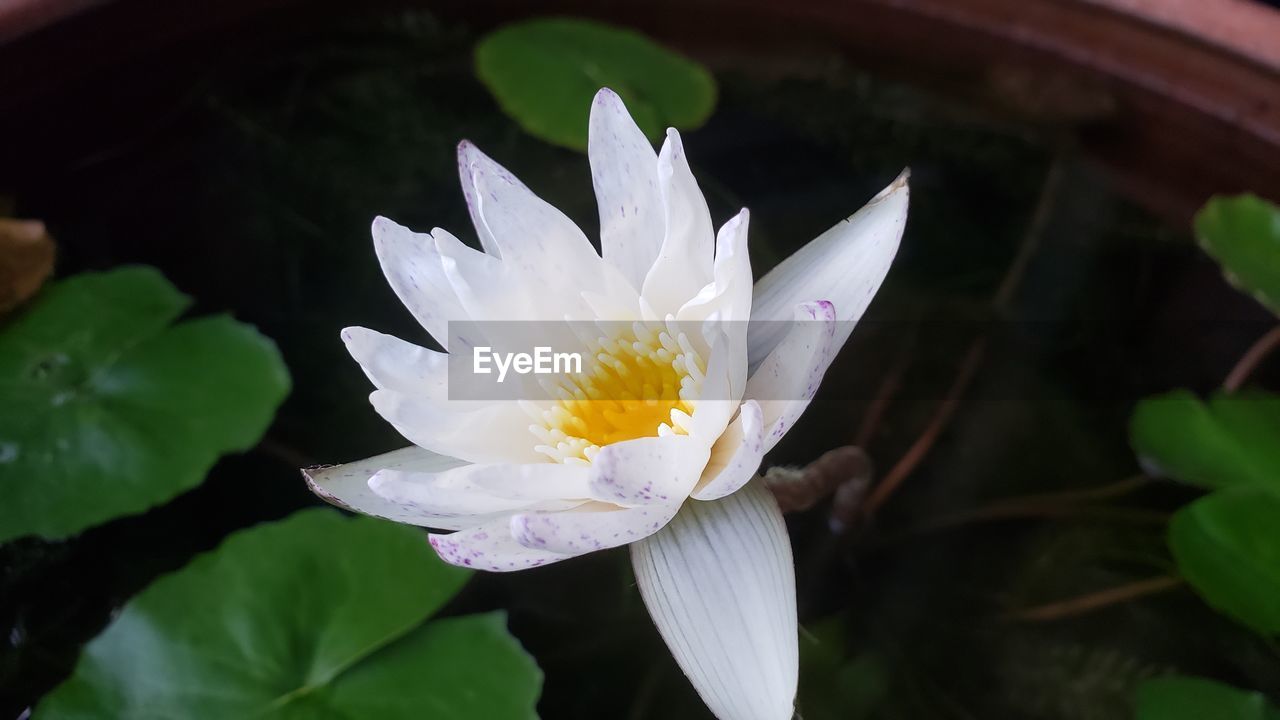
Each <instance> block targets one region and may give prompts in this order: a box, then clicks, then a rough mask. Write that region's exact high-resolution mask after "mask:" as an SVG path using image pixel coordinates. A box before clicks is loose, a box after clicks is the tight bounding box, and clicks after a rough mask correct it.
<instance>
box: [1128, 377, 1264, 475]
mask: <svg viewBox="0 0 1280 720" xmlns="http://www.w3.org/2000/svg"><path fill="white" fill-rule="evenodd" d="M1129 429H1130V437H1131V439H1132V442H1133V449H1134V452H1136V453H1137V454H1138V458H1139V459H1140V460H1141V461H1142V464H1143V465H1144V466H1145V467H1146V468H1148V470H1149V471H1150V472H1152V473H1153V474H1157V475H1163V476H1168V477H1172V478H1174V479H1176V480H1180V481H1182V482H1186V483H1191V484H1192V485H1199V486H1200V487H1205V488H1223V487H1234V486H1262V487H1271V488H1275V489H1277V490H1280V440H1277V438H1280V396H1276V395H1271V394H1267V393H1262V392H1243V393H1235V394H1230V395H1227V394H1222V393H1219V394H1217V395H1214V396H1213V397H1212V398H1210V399H1209V402H1208V404H1205V403H1203V402H1201V401H1200V399H1199V398H1197V397H1196V396H1195V395H1193V394H1192V393H1190V392H1188V391H1186V390H1175V391H1173V392H1171V393H1168V394H1165V395H1159V396H1156V397H1150V398H1146V399H1145V400H1143V401H1142V402H1140V403H1138V407H1137V408H1136V409H1135V410H1134V412H1133V417H1132V419H1131V420H1130V424H1129Z"/></svg>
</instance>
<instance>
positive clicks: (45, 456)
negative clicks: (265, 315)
mask: <svg viewBox="0 0 1280 720" xmlns="http://www.w3.org/2000/svg"><path fill="white" fill-rule="evenodd" d="M190 302H191V301H190V299H189V298H187V297H186V296H185V295H183V294H182V293H180V292H178V291H177V290H176V289H174V287H173V286H172V285H170V284H169V283H168V282H167V281H166V280H165V279H164V277H163V276H162V275H161V274H160V273H159V272H158V271H156V270H154V269H152V268H145V267H130V268H123V269H119V270H114V271H111V272H104V273H87V274H84V275H78V276H75V277H72V278H70V279H67V280H63V281H61V282H59V283H57V284H55V285H53V286H51V287H49V288H48V289H46V290H45V291H44V292H43V293H42V294H41V295H40V296H39V297H38V298H37V299H36V301H35V302H34V303H33V304H32V305H31V307H30V308H29V309H28V310H27V311H26V312H25V313H22V314H21V315H19V316H18V317H16V318H14V320H13V321H12V322H10V323H9V324H8V325H7V326H4V327H0V397H3V398H4V412H3V413H0V495H3V497H4V499H5V500H4V502H3V503H0V542H3V541H5V540H9V539H12V538H15V537H19V536H23V535H31V534H35V535H40V536H43V537H46V538H58V537H64V536H67V535H72V534H74V533H76V532H79V531H80V530H83V529H85V528H87V527H90V526H92V525H96V524H98V523H101V522H104V521H106V520H110V519H112V518H115V517H119V516H121V515H130V514H134V513H138V512H141V511H143V510H146V509H147V508H149V507H151V506H153V505H157V504H159V503H162V502H164V501H166V500H169V499H170V498H172V497H174V496H176V495H178V494H179V493H182V492H183V491H185V490H188V489H190V488H192V487H195V486H196V485H198V484H200V482H201V481H202V480H204V477H205V475H206V474H207V473H208V471H209V468H210V467H212V466H213V464H214V462H215V461H217V459H218V457H219V456H220V455H223V454H224V453H228V452H233V451H239V450H245V449H248V448H250V447H252V446H253V445H254V444H255V443H257V442H258V439H259V438H260V437H261V436H262V434H263V433H264V432H265V431H266V429H267V426H268V425H269V424H270V422H271V418H272V416H273V415H274V414H275V410H276V408H277V407H278V406H279V404H280V402H281V401H282V400H283V399H284V397H285V395H286V394H287V393H288V391H289V374H288V371H287V370H286V369H285V366H284V362H283V360H282V359H281V358H280V353H279V351H278V350H277V349H276V346H275V344H274V343H273V342H271V340H269V339H267V338H265V337H263V336H262V335H260V334H259V333H258V332H257V331H256V330H254V329H253V328H252V327H250V326H248V325H244V324H242V323H238V322H236V321H234V320H232V319H231V318H230V317H227V316H224V315H215V316H210V317H202V318H198V319H195V320H188V321H185V322H181V323H178V324H177V325H171V323H173V321H174V320H175V319H177V317H178V316H179V315H181V314H182V312H183V311H184V310H185V309H186V308H187V307H188V306H189V305H190Z"/></svg>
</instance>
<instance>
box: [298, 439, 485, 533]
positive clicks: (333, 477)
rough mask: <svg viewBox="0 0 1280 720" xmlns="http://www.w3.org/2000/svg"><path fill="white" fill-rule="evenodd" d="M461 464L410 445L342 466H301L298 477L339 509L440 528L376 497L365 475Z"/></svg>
mask: <svg viewBox="0 0 1280 720" xmlns="http://www.w3.org/2000/svg"><path fill="white" fill-rule="evenodd" d="M465 464H466V463H465V462H464V461H462V460H459V459H457V458H452V457H448V456H445V455H438V454H436V453H433V452H431V451H430V450H423V449H422V448H420V447H417V446H410V447H407V448H403V449H400V450H395V451H392V452H389V453H384V454H382V455H375V456H373V457H371V458H366V459H364V460H357V461H355V462H350V463H346V464H343V465H329V466H321V467H312V468H304V469H303V470H302V477H303V478H305V479H306V481H307V486H308V487H310V488H311V492H314V493H315V494H316V495H319V496H320V497H321V498H323V499H324V500H325V501H326V502H329V503H332V504H334V505H337V506H338V507H340V508H345V509H347V510H351V511H353V512H359V513H364V514H366V515H373V516H375V517H380V518H386V519H388V520H394V521H395V522H402V523H410V524H412V525H423V526H426V527H444V526H440V525H436V524H433V523H432V522H428V520H434V518H425V517H423V516H422V514H420V513H418V512H415V511H413V510H411V509H409V508H406V507H403V506H401V505H399V504H397V503H393V502H389V501H387V500H386V499H385V498H383V497H380V496H379V495H377V494H376V493H374V492H373V490H371V489H369V478H370V477H372V476H373V474H374V473H376V472H378V471H380V470H384V469H387V468H395V469H400V470H410V471H419V472H438V471H442V470H448V469H450V468H455V467H459V466H462V465H465Z"/></svg>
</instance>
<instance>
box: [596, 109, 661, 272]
mask: <svg viewBox="0 0 1280 720" xmlns="http://www.w3.org/2000/svg"><path fill="white" fill-rule="evenodd" d="M587 157H588V158H589V159H590V160H591V181H592V184H593V185H594V186H595V191H596V203H597V204H598V205H599V208H600V250H601V252H602V253H603V254H604V259H605V261H606V262H608V263H609V264H610V265H612V266H614V267H616V268H618V270H619V271H620V272H621V273H622V275H623V276H624V277H625V278H626V279H627V281H628V282H630V283H631V286H632V287H633V288H635V289H636V290H639V289H640V288H641V286H642V285H643V283H644V276H645V274H646V273H648V272H649V268H650V267H651V266H652V265H653V261H654V259H655V258H657V257H658V251H659V249H661V247H662V236H663V229H664V227H665V220H664V217H663V215H664V213H663V205H662V195H661V193H660V192H659V190H658V155H657V153H655V152H654V151H653V146H652V145H650V144H649V139H648V138H646V137H645V136H644V133H643V132H641V131H640V128H639V127H638V126H637V125H636V123H635V121H634V120H632V119H631V115H630V114H629V113H628V112H627V108H626V106H625V105H623V103H622V98H620V97H618V95H617V93H615V92H613V91H612V90H610V89H609V88H604V89H602V90H600V92H598V93H596V98H595V102H593V103H592V104H591V121H590V125H589V132H588V140H587Z"/></svg>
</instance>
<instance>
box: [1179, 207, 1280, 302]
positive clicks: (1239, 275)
mask: <svg viewBox="0 0 1280 720" xmlns="http://www.w3.org/2000/svg"><path fill="white" fill-rule="evenodd" d="M1195 229H1196V236H1197V237H1198V238H1199V240H1200V244H1201V245H1202V246H1203V247H1204V249H1205V252H1207V253H1209V254H1210V255H1212V256H1213V257H1214V259H1215V260H1217V261H1218V262H1219V263H1220V264H1221V265H1222V269H1223V272H1225V273H1226V276H1227V280H1229V281H1230V282H1231V284H1232V285H1235V286H1236V287H1238V288H1240V289H1241V290H1243V291H1245V292H1247V293H1249V294H1251V295H1253V296H1254V297H1256V298H1257V299H1258V302H1260V303H1262V304H1263V305H1266V306H1267V307H1269V308H1271V309H1272V310H1273V311H1276V312H1280V208H1277V207H1276V206H1275V205H1273V204H1271V203H1269V202H1267V201H1266V200H1263V199H1262V198H1259V197H1256V196H1254V195H1237V196H1235V197H1215V198H1213V199H1212V200H1210V201H1209V202H1208V203H1206V204H1205V206H1204V207H1203V208H1200V212H1199V213H1197V214H1196V219H1195Z"/></svg>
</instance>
